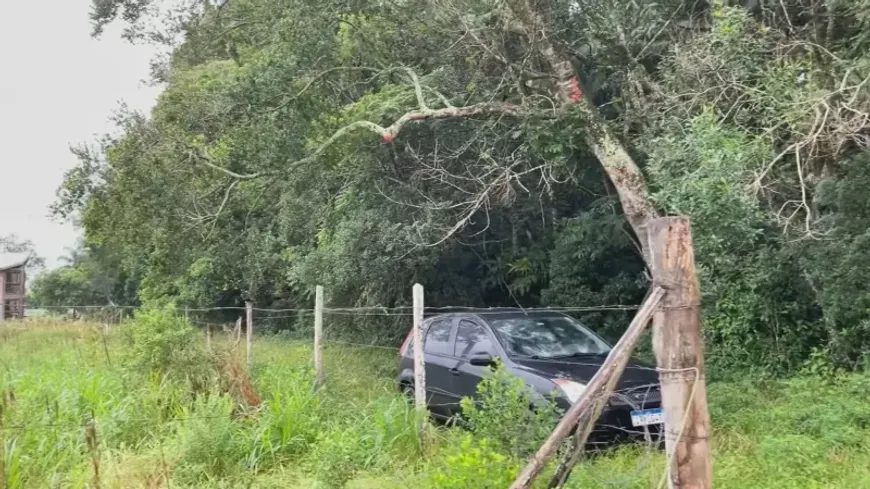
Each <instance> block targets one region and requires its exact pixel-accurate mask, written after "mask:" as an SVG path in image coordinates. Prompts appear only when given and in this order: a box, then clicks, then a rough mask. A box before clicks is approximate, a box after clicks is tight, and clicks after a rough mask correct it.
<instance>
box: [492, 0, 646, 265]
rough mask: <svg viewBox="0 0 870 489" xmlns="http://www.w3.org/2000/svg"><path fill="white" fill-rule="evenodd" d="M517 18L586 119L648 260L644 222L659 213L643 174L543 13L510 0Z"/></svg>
mask: <svg viewBox="0 0 870 489" xmlns="http://www.w3.org/2000/svg"><path fill="white" fill-rule="evenodd" d="M510 5H511V8H512V13H513V15H514V17H516V19H508V22H510V23H511V24H512V25H516V24H519V25H520V26H521V27H522V30H523V31H525V34H526V36H527V37H528V38H529V39H530V42H531V43H532V44H533V46H536V47H537V49H538V51H539V52H540V53H541V55H542V56H543V57H544V59H546V60H547V63H548V64H549V65H550V69H551V70H552V71H553V74H554V75H555V76H556V79H557V86H558V91H559V98H560V100H561V101H562V103H563V104H564V105H566V106H572V105H573V106H575V107H576V110H578V111H579V112H580V114H581V115H582V116H583V118H584V119H585V120H586V121H587V124H588V125H587V127H586V130H585V131H584V137H585V138H586V144H588V145H589V147H590V148H591V149H592V152H593V153H594V154H595V156H596V158H598V161H599V162H600V163H601V166H602V167H603V168H604V171H605V172H606V173H607V176H608V177H609V178H610V181H611V182H612V183H613V186H614V187H615V188H616V192H617V194H618V195H619V201H620V203H621V204H622V211H623V213H624V214H625V218H626V220H628V223H629V225H631V228H632V229H633V230H634V232H635V234H636V235H637V238H638V241H639V242H640V243H641V249H642V251H643V255H644V259H645V260H646V262H647V264H649V248H648V239H647V229H646V224H647V223H648V222H649V221H650V220H652V219H655V218H657V217H659V216H660V215H659V213H658V211H657V210H656V208H655V206H654V205H653V203H652V199H651V198H650V194H649V187H648V186H647V183H646V178H645V177H644V175H643V172H642V171H641V169H640V167H639V166H638V165H637V163H636V162H635V161H634V158H632V157H631V155H630V154H629V153H628V151H627V150H626V149H625V146H623V144H622V143H621V142H620V141H619V139H617V137H616V136H615V135H614V134H613V131H611V130H610V128H609V127H608V126H607V123H606V121H604V119H603V118H602V117H601V115H600V114H599V113H598V108H597V107H595V106H594V105H593V104H592V102H591V101H590V100H589V99H588V98H586V97H584V96H583V89H582V87H581V84H580V77H579V76H578V74H577V71H576V70H575V69H574V64H573V63H572V62H571V58H570V57H569V56H568V55H567V54H565V52H564V51H563V50H562V49H560V48H559V46H557V45H556V44H554V43H553V42H552V41H551V40H550V37H549V35H548V32H547V29H546V25H545V23H544V20H543V17H542V16H541V14H540V13H539V12H538V11H537V10H536V8H535V7H534V6H533V5H532V4H531V2H529V1H528V0H519V1H516V2H511V3H510Z"/></svg>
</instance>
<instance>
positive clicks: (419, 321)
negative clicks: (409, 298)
mask: <svg viewBox="0 0 870 489" xmlns="http://www.w3.org/2000/svg"><path fill="white" fill-rule="evenodd" d="M413 295H414V401H415V402H414V405H415V406H416V407H417V412H418V414H419V415H420V416H421V418H422V420H423V421H422V423H423V426H422V427H423V429H425V427H426V422H427V421H428V420H427V417H428V415H427V412H426V360H425V359H424V354H423V286H422V285H420V284H414V288H413Z"/></svg>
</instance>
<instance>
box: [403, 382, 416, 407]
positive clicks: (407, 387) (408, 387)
mask: <svg viewBox="0 0 870 489" xmlns="http://www.w3.org/2000/svg"><path fill="white" fill-rule="evenodd" d="M402 395H403V396H405V399H407V400H408V402H410V403H411V404H413V403H414V385H413V384H409V383H407V382H403V383H402Z"/></svg>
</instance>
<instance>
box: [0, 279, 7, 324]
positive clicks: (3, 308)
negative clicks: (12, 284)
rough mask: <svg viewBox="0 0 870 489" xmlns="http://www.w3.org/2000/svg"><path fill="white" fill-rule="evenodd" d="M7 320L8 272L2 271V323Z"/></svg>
mask: <svg viewBox="0 0 870 489" xmlns="http://www.w3.org/2000/svg"><path fill="white" fill-rule="evenodd" d="M5 322H6V272H2V271H0V324H3V323H5Z"/></svg>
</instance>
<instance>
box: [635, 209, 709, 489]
mask: <svg viewBox="0 0 870 489" xmlns="http://www.w3.org/2000/svg"><path fill="white" fill-rule="evenodd" d="M649 247H650V251H651V255H650V257H651V259H652V261H651V268H652V272H653V277H655V280H656V283H659V284H661V285H662V286H663V287H666V288H667V290H668V293H667V294H665V297H664V299H662V305H661V307H660V308H659V310H658V311H656V313H655V315H654V316H653V350H654V352H655V356H656V363H657V367H658V369H659V381H660V383H661V389H662V407H663V408H664V415H665V449H666V453H667V455H668V474H667V475H668V478H669V487H670V488H671V489H709V488H710V487H712V482H711V481H712V460H711V457H710V447H709V443H710V441H709V438H708V437H709V433H710V416H709V414H708V412H707V390H706V388H705V385H704V340H703V337H702V335H701V309H700V306H701V304H700V294H699V286H698V278H697V276H696V274H695V257H694V250H693V248H692V233H691V228H690V227H689V220H688V219H687V218H685V217H664V218H661V219H655V220H653V221H651V222H650V224H649Z"/></svg>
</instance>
